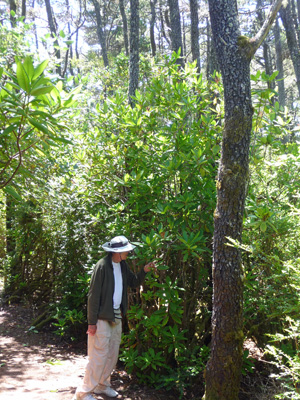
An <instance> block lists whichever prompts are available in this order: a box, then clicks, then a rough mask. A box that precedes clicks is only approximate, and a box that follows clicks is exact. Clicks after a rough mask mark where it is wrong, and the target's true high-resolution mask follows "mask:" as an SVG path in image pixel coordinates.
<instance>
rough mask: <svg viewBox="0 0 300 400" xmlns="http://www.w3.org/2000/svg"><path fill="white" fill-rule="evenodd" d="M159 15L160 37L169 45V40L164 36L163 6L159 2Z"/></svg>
mask: <svg viewBox="0 0 300 400" xmlns="http://www.w3.org/2000/svg"><path fill="white" fill-rule="evenodd" d="M159 15H160V32H161V35H162V37H163V38H164V39H165V40H166V42H167V43H168V45H170V39H169V38H168V36H167V35H166V31H165V23H164V13H163V6H162V4H161V1H160V2H159ZM166 24H167V21H166Z"/></svg>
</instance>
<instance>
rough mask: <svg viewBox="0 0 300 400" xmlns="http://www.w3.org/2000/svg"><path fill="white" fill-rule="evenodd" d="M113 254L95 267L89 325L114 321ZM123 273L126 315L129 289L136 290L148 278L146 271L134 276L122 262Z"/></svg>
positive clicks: (90, 294) (89, 299)
mask: <svg viewBox="0 0 300 400" xmlns="http://www.w3.org/2000/svg"><path fill="white" fill-rule="evenodd" d="M111 258H112V254H107V255H106V256H105V257H104V258H102V259H101V260H100V261H98V262H97V264H96V265H95V268H94V271H93V274H92V278H91V283H90V290H89V294H88V324H89V325H96V323H97V320H98V319H105V320H107V321H114V320H115V316H114V309H113V295H114V288H115V278H114V271H113V266H112V260H111ZM121 272H122V278H123V293H122V302H121V311H122V313H123V314H125V313H126V311H127V307H128V298H127V288H128V286H129V287H131V288H135V287H137V286H139V285H141V283H142V282H143V280H144V279H145V276H146V272H145V271H144V269H142V270H141V271H139V272H138V273H137V274H134V273H133V272H132V271H131V270H130V269H129V267H128V265H127V263H126V262H125V261H124V260H123V261H121Z"/></svg>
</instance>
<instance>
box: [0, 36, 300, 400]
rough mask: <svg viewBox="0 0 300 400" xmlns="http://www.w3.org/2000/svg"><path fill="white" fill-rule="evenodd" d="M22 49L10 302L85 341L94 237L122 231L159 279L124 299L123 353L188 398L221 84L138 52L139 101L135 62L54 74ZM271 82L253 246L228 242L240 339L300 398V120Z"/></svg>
mask: <svg viewBox="0 0 300 400" xmlns="http://www.w3.org/2000/svg"><path fill="white" fill-rule="evenodd" d="M15 37H17V33H16V36H15ZM18 44H19V45H18ZM10 45H11V43H10ZM17 45H18V46H17ZM7 48H8V45H7ZM15 49H20V50H18V52H19V53H18V52H17V50H13V52H12V54H13V55H15V54H17V55H18V56H19V58H16V59H15V60H14V61H13V60H12V62H11V64H9V65H5V64H4V63H2V64H1V65H2V66H3V68H4V69H3V73H2V76H1V89H2V90H1V92H0V101H1V102H0V107H1V109H2V110H4V112H3V114H2V117H1V120H0V122H1V135H0V144H1V148H0V162H1V166H2V164H5V165H6V163H7V160H8V159H9V157H10V156H9V155H8V154H12V153H9V152H13V151H18V149H17V150H16V149H15V150H13V149H14V146H15V145H16V142H15V138H16V137H18V135H19V137H20V139H22V140H23V141H24V147H23V150H24V151H23V150H20V149H19V154H20V153H21V154H22V155H24V160H23V159H22V167H19V168H18V171H17V172H18V173H16V174H15V175H14V176H13V179H11V180H10V181H9V182H8V183H7V185H6V186H5V190H1V192H0V202H1V203H0V208H1V220H0V243H1V248H0V254H1V264H0V271H1V275H2V276H3V277H4V280H5V291H4V299H5V301H6V302H7V303H12V302H24V303H25V304H28V305H31V306H33V307H35V309H36V315H37V319H36V320H35V321H33V324H32V330H33V331H38V330H40V329H44V328H45V327H46V328H48V329H49V327H51V328H52V329H54V330H55V331H56V333H57V334H58V335H60V336H61V337H64V338H66V339H71V340H77V339H78V338H82V337H84V335H85V321H86V294H87V290H88V285H89V278H90V274H91V271H92V268H93V266H94V264H95V262H96V261H97V260H98V259H99V258H100V257H101V255H102V250H101V244H102V243H103V242H105V241H106V240H107V238H110V237H112V236H114V235H116V234H120V233H122V234H125V235H126V236H128V237H129V238H130V239H131V240H132V241H133V242H135V243H137V245H138V246H137V250H136V252H135V254H134V255H133V256H132V259H131V260H130V263H131V265H132V268H133V269H134V270H137V269H139V268H140V267H141V266H142V265H143V264H144V263H145V262H146V261H148V260H152V259H153V260H155V261H156V263H157V265H158V274H157V275H154V274H151V275H150V276H149V277H148V279H147V282H146V284H145V285H144V287H143V289H140V290H138V291H134V292H130V304H131V309H130V311H129V313H128V316H127V320H126V322H125V326H124V330H125V334H124V336H123V343H122V353H121V359H122V361H123V362H124V363H125V366H126V368H127V370H128V371H129V372H131V373H134V374H135V375H136V376H137V377H138V379H139V380H140V381H141V382H143V383H147V384H152V385H155V386H156V387H158V386H165V387H167V388H174V387H177V388H178V390H179V393H180V394H182V393H183V390H184V388H185V387H186V386H188V385H191V384H193V383H194V382H195V379H197V380H198V382H199V380H200V381H201V376H202V373H203V371H204V368H205V364H206V361H207V357H208V354H209V342H210V329H211V328H210V315H211V293H212V282H211V253H212V234H213V212H214V209H215V177H216V171H217V166H218V158H219V151H220V141H221V131H222V130H221V125H222V121H223V111H224V110H223V100H222V98H223V94H222V90H223V89H222V85H221V82H220V76H219V75H218V73H215V74H214V75H213V76H212V77H211V79H210V80H206V79H205V78H204V77H203V75H201V74H200V75H199V74H198V73H197V72H196V69H195V64H192V65H191V64H187V65H186V66H185V69H184V70H180V69H179V68H178V64H177V63H176V61H177V56H176V54H173V56H172V58H164V57H162V58H159V57H157V60H155V61H154V60H153V59H150V58H148V57H146V56H145V57H144V56H143V57H141V62H140V71H141V76H142V79H141V84H140V89H139V91H138V92H137V93H136V98H135V107H134V108H132V107H130V106H129V104H128V101H127V87H128V78H127V77H128V58H127V57H126V56H124V55H120V56H118V57H117V58H116V60H115V62H114V65H113V66H112V67H111V68H110V69H105V70H103V69H102V67H101V66H99V62H98V61H97V60H93V61H91V65H93V68H92V73H88V72H84V73H83V74H82V76H78V77H77V78H76V79H75V78H74V79H73V78H72V77H71V78H70V79H61V77H59V76H57V75H56V74H54V73H53V70H51V69H46V64H41V60H35V59H34V57H29V56H28V55H27V57H26V54H27V53H28V51H27V50H26V46H21V45H20V41H19V39H16V46H15ZM23 53H24V54H23ZM41 76H42V77H43V78H42V79H43V81H42V82H40V85H39V86H37V83H36V82H38V81H37V80H38V79H39V77H41ZM274 79H276V74H274V75H272V76H271V77H270V76H268V75H266V74H265V73H263V74H261V73H260V72H258V73H257V74H256V75H253V76H252V80H253V98H254V103H255V119H254V125H253V141H252V147H251V154H250V156H251V181H250V185H249V196H248V200H247V207H246V212H245V218H244V222H245V229H244V237H243V244H240V243H236V242H234V241H232V240H231V239H230V238H228V245H229V246H240V247H241V248H242V249H243V265H244V284H245V296H244V303H245V329H244V334H245V339H251V340H254V341H255V342H256V344H257V345H258V346H259V347H261V348H262V349H267V350H268V352H269V354H270V356H269V357H270V358H269V360H270V362H274V363H276V366H277V370H275V371H276V372H277V374H278V377H279V378H280V379H282V381H283V385H282V391H283V390H284V394H278V398H285V399H287V398H290V399H295V398H297V397H296V396H298V395H297V387H298V382H299V379H300V378H299V359H298V338H299V332H298V330H299V329H298V328H299V313H298V305H299V287H300V282H299V280H300V276H299V270H298V265H299V254H298V249H299V221H300V220H299V190H300V188H299V178H298V173H299V162H300V155H299V145H298V142H297V140H298V136H297V131H296V126H297V119H295V120H294V119H293V118H292V117H291V116H290V115H289V113H288V110H287V109H285V110H283V109H282V108H280V107H279V105H278V103H277V102H276V101H274V91H273V90H272V89H270V82H273V81H274ZM79 81H80V83H81V86H80V87H79V88H78V89H77V90H76V88H75V87H76V85H77V84H78V83H79ZM75 94H77V97H76V99H75ZM75 100H76V101H75ZM29 104H30V106H28V105H29ZM31 105H32V107H31ZM12 106H14V107H12ZM67 109H68V110H67ZM24 110H25V111H24ZM62 125H63V126H62ZM65 127H68V130H67V132H68V133H67V134H65V136H62V135H61V134H60V131H59V129H60V128H63V130H64V131H65ZM25 150H26V151H25ZM27 151H28V152H27ZM25 153H27V154H28V156H27V157H25ZM7 157H8V158H7ZM11 162H12V163H11V164H10V167H9V168H11V169H12V171H14V170H15V169H14V168H15V167H14V164H13V163H14V162H15V161H14V159H12V160H11ZM4 173H5V174H6V173H7V168H6V170H5V171H4ZM11 174H12V173H11ZM10 176H11V175H10ZM8 179H9V177H7V178H6V181H5V182H7V180H8ZM5 182H4V183H5ZM3 186H4V185H3ZM251 365H252V364H251ZM247 366H249V360H247V359H246V356H245V371H247ZM199 377H200V378H199ZM280 396H281V397H280Z"/></svg>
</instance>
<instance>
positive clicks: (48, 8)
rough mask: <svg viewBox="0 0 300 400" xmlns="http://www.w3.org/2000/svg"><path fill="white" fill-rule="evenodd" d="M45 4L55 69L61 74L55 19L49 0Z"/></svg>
mask: <svg viewBox="0 0 300 400" xmlns="http://www.w3.org/2000/svg"><path fill="white" fill-rule="evenodd" d="M45 5H46V11H47V17H48V24H49V28H50V32H51V36H52V37H53V38H54V55H55V58H56V59H57V67H56V70H57V73H58V74H59V75H60V76H61V60H60V55H61V54H60V47H59V43H58V40H57V29H56V21H55V17H54V14H53V10H52V7H51V3H50V0H45Z"/></svg>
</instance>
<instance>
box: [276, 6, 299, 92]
mask: <svg viewBox="0 0 300 400" xmlns="http://www.w3.org/2000/svg"><path fill="white" fill-rule="evenodd" d="M279 13H280V18H281V20H282V23H283V26H284V29H285V32H286V39H287V44H288V48H289V52H290V55H291V59H292V62H293V67H294V71H295V75H296V85H297V89H298V94H299V96H300V48H299V46H298V41H297V35H296V31H295V26H294V24H293V23H292V13H291V6H290V2H289V1H287V3H286V6H282V7H281V8H280V11H279Z"/></svg>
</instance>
